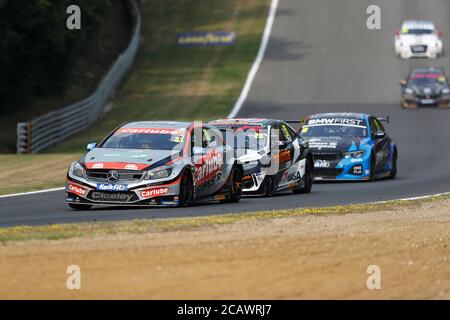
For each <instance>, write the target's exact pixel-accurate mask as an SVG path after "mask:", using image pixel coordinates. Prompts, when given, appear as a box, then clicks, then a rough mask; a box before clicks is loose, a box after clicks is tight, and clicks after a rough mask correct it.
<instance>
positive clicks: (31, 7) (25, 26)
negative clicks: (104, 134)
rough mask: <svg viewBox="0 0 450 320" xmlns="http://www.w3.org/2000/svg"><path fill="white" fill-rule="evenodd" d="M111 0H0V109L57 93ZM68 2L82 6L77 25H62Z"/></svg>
mask: <svg viewBox="0 0 450 320" xmlns="http://www.w3.org/2000/svg"><path fill="white" fill-rule="evenodd" d="M111 1H112V0H0V30H1V35H0V112H8V111H11V110H15V109H16V108H17V107H20V106H21V105H23V104H26V103H28V102H29V101H31V100H32V99H33V98H36V97H41V96H46V95H49V94H58V93H61V92H62V91H63V90H64V88H65V87H66V85H67V82H68V80H69V79H68V74H69V71H70V69H71V67H72V66H73V64H74V62H75V60H76V57H77V54H79V52H80V50H81V49H82V48H83V47H84V46H86V44H87V43H88V42H89V40H90V39H91V38H92V36H93V33H94V32H95V30H96V29H97V28H98V26H99V24H100V23H101V21H102V18H103V16H104V13H105V11H106V9H107V7H108V6H109V5H111ZM73 4H75V5H78V6H79V7H80V8H81V21H82V23H81V26H82V27H81V30H69V29H68V28H67V26H66V21H67V18H68V17H69V15H68V14H67V13H66V10H67V7H69V6H70V5H73Z"/></svg>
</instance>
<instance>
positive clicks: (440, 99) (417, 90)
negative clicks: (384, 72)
mask: <svg viewBox="0 0 450 320" xmlns="http://www.w3.org/2000/svg"><path fill="white" fill-rule="evenodd" d="M400 85H401V94H402V107H403V108H405V109H416V108H418V107H419V106H421V107H423V106H434V107H436V106H437V107H440V108H449V107H450V86H449V82H448V79H447V76H446V75H445V71H444V68H434V67H414V68H411V70H410V72H409V75H408V77H407V78H406V79H405V80H402V81H400Z"/></svg>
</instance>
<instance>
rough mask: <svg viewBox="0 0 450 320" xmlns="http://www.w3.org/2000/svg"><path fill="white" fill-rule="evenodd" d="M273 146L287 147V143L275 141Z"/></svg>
mask: <svg viewBox="0 0 450 320" xmlns="http://www.w3.org/2000/svg"><path fill="white" fill-rule="evenodd" d="M272 147H278V149H285V148H286V147H287V144H286V142H284V141H274V143H273V144H272Z"/></svg>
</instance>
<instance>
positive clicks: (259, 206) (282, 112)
mask: <svg viewBox="0 0 450 320" xmlns="http://www.w3.org/2000/svg"><path fill="white" fill-rule="evenodd" d="M376 3H377V4H378V5H380V7H381V21H382V30H375V31H374V30H368V29H367V28H366V18H367V15H366V9H367V7H368V6H369V5H370V4H373V1H364V0H314V1H312V0H281V1H280V4H279V7H278V11H277V16H276V19H275V23H274V26H273V30H272V35H271V38H270V42H269V45H268V48H267V51H266V55H265V58H264V61H263V63H262V65H261V68H260V69H259V71H258V74H257V76H256V78H255V81H254V83H253V86H252V89H251V91H250V93H249V97H248V99H247V101H246V103H245V104H244V106H243V108H242V109H241V112H240V113H239V116H244V117H268V118H281V119H293V120H298V119H300V118H301V117H302V116H305V115H308V114H311V113H317V112H328V111H335V112H338V111H345V112H347V111H348V112H366V113H372V114H375V115H378V116H387V115H388V116H390V118H391V123H390V124H389V125H387V126H386V128H387V130H388V132H389V133H390V135H391V136H392V137H393V139H394V141H395V142H396V143H397V145H398V149H399V164H398V165H399V172H398V179H396V180H384V181H377V182H373V183H366V182H363V183H331V184H316V185H314V187H313V191H312V192H311V193H310V194H306V195H292V194H290V193H286V194H283V195H279V196H275V197H273V198H244V199H242V201H241V202H240V203H238V204H226V205H222V204H215V203H214V204H213V203H210V204H201V205H197V206H194V207H190V208H185V209H178V208H169V209H158V208H151V209H135V208H130V209H124V208H110V207H107V208H98V209H93V210H90V211H87V212H77V211H72V210H70V209H69V208H68V207H67V206H66V204H65V203H64V202H63V199H64V192H63V191H55V192H48V193H41V194H34V195H26V196H18V197H11V198H3V199H0V226H13V225H23V224H26V225H43V224H50V223H67V222H80V221H93V220H94V221H102V220H125V219H134V218H163V217H181V216H184V217H186V216H202V215H210V214H221V213H237V212H251V211H258V210H268V209H280V208H299V207H316V206H329V205H340V204H352V203H364V202H372V201H381V200H390V199H398V198H407V197H415V196H422V195H427V194H434V193H440V192H448V191H450V170H449V165H450V110H442V109H434V108H423V109H419V110H403V109H402V108H401V107H400V100H399V99H400V87H399V80H400V79H402V78H404V77H405V76H406V74H407V72H408V70H409V68H410V67H411V66H416V65H419V66H423V65H430V66H431V65H434V66H442V67H446V69H447V70H448V73H450V65H449V62H450V56H448V57H443V58H439V59H436V60H424V59H413V60H406V61H405V60H400V59H399V58H397V57H396V56H395V55H394V51H393V44H394V39H393V35H394V32H395V30H398V28H399V26H400V23H401V21H402V20H404V19H409V18H422V19H432V20H434V21H435V23H436V24H437V26H438V28H439V30H442V31H443V32H444V46H445V47H446V48H447V51H448V52H450V28H449V27H450V25H449V19H448V17H449V16H450V2H449V1H447V0H427V1H422V0H384V1H382V0H378V1H376Z"/></svg>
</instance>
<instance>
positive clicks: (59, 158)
mask: <svg viewBox="0 0 450 320" xmlns="http://www.w3.org/2000/svg"><path fill="white" fill-rule="evenodd" d="M79 157H80V154H71V153H69V154H38V155H0V180H1V181H2V183H1V185H0V195H4V194H12V193H18V192H27V191H36V190H43V189H49V188H57V187H62V186H63V185H64V181H65V179H66V172H67V169H68V168H69V165H70V163H71V162H72V161H74V160H77V159H78V158H79Z"/></svg>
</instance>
